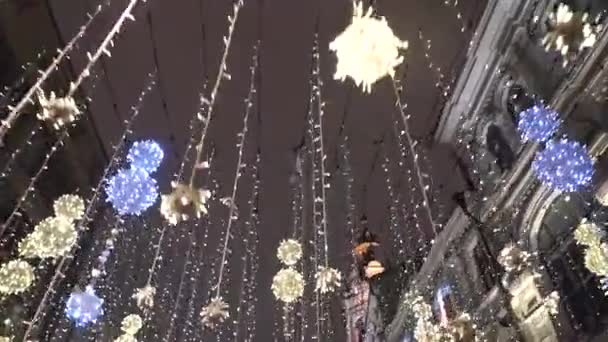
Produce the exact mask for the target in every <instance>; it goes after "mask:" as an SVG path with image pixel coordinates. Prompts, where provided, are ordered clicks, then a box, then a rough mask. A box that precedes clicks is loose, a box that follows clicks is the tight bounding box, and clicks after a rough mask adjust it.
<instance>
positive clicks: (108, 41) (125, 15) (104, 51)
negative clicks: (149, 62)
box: [0, 0, 145, 237]
mask: <svg viewBox="0 0 608 342" xmlns="http://www.w3.org/2000/svg"><path fill="white" fill-rule="evenodd" d="M138 1H139V0H130V1H129V4H128V5H127V7H126V8H125V9H124V10H123V12H122V13H121V15H120V17H118V19H117V20H116V22H115V23H114V25H113V26H112V28H111V29H110V31H109V32H108V34H107V35H106V37H105V38H104V39H103V41H102V42H101V43H100V45H99V47H98V48H97V50H96V51H95V53H94V54H92V55H91V54H87V57H88V59H89V61H88V63H87V64H86V66H85V67H84V68H83V69H82V71H81V73H80V74H79V75H78V76H77V78H76V80H75V81H73V82H71V83H70V87H69V91H68V92H67V94H66V95H65V96H64V97H63V100H62V101H63V103H68V102H69V103H71V102H72V100H71V99H72V98H73V96H74V94H75V93H76V91H77V90H78V88H79V87H80V85H81V84H82V82H83V81H84V80H85V79H86V78H88V77H90V76H91V69H92V68H93V66H95V64H96V63H97V61H98V60H99V59H100V58H101V56H102V55H106V56H108V57H110V56H111V54H110V52H109V51H110V47H111V46H114V39H115V38H116V36H117V34H118V33H119V31H120V29H121V28H122V25H123V24H124V22H125V21H126V20H127V19H130V20H133V21H134V20H135V17H133V15H132V14H131V12H132V11H133V9H134V7H135V5H136V4H137V3H138ZM144 3H145V2H144ZM32 89H35V91H38V89H36V88H32ZM39 98H40V96H39ZM43 98H44V99H46V97H45V96H44V97H43ZM28 101H31V99H28ZM9 125H10V124H9ZM4 126H6V125H4ZM68 135H69V134H68V129H64V130H63V131H62V133H61V134H60V135H59V137H58V139H57V141H55V143H54V144H53V145H52V146H51V149H50V151H49V152H48V153H47V154H46V156H45V157H44V159H43V161H42V164H41V166H40V168H39V169H38V171H37V172H36V173H35V174H34V176H33V177H32V178H31V179H30V182H29V184H28V186H27V188H26V189H25V191H24V192H23V194H22V195H21V196H20V197H19V199H18V200H17V204H16V205H15V207H14V208H13V211H12V212H11V214H10V215H9V216H8V218H7V219H6V221H5V222H4V223H3V224H2V226H1V228H0V237H1V236H2V235H3V234H4V232H5V231H6V228H7V227H9V226H10V225H11V224H12V223H13V220H14V219H15V217H16V216H17V215H18V213H19V210H20V209H21V207H22V206H23V204H24V203H25V201H26V200H27V199H28V196H29V194H30V193H31V192H32V191H33V190H34V187H35V184H36V182H37V181H38V179H39V178H40V177H41V176H42V173H43V172H44V170H46V169H47V168H48V164H49V161H50V159H51V157H52V156H53V155H54V154H55V152H57V150H58V149H59V148H60V147H61V146H63V144H64V140H65V139H66V138H67V137H68Z"/></svg>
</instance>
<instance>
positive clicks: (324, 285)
mask: <svg viewBox="0 0 608 342" xmlns="http://www.w3.org/2000/svg"><path fill="white" fill-rule="evenodd" d="M315 278H316V279H317V286H316V287H315V291H319V292H321V293H323V294H324V293H328V292H329V293H331V292H334V291H335V290H336V289H337V288H338V287H340V282H341V281H342V274H340V272H339V271H338V270H336V269H335V268H331V267H323V266H319V270H318V271H317V273H316V274H315Z"/></svg>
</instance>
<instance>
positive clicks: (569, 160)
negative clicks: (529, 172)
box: [532, 139, 594, 192]
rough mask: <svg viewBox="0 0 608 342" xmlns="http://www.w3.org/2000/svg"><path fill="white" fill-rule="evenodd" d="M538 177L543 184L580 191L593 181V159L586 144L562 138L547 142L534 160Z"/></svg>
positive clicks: (557, 188) (534, 167)
mask: <svg viewBox="0 0 608 342" xmlns="http://www.w3.org/2000/svg"><path fill="white" fill-rule="evenodd" d="M532 169H533V170H534V173H535V174H536V177H537V178H538V179H539V180H540V181H541V182H543V184H545V185H547V186H549V187H551V188H552V189H554V190H559V191H563V192H575V191H579V190H581V189H582V188H584V187H585V186H587V185H589V184H590V183H591V180H592V177H593V173H594V168H593V160H592V159H591V157H590V156H589V153H588V152H587V149H586V148H585V146H583V145H581V144H580V143H578V142H576V141H569V140H567V139H562V140H558V141H554V142H550V143H547V146H546V148H545V149H544V150H543V151H541V152H538V153H537V154H536V157H535V158H534V161H533V162H532Z"/></svg>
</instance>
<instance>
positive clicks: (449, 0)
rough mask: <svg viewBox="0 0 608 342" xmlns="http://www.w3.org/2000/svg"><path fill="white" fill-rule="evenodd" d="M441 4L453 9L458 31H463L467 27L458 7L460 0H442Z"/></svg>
mask: <svg viewBox="0 0 608 342" xmlns="http://www.w3.org/2000/svg"><path fill="white" fill-rule="evenodd" d="M443 4H444V5H445V6H446V7H448V8H451V9H452V10H453V11H454V15H455V16H456V20H458V23H459V24H460V32H465V31H466V30H467V28H466V23H465V21H464V17H463V15H462V11H461V10H460V8H459V7H460V6H459V5H460V0H443Z"/></svg>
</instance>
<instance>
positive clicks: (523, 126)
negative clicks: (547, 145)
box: [517, 104, 561, 143]
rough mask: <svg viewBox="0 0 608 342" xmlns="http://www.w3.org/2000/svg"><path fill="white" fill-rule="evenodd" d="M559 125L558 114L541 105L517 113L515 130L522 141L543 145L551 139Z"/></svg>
mask: <svg viewBox="0 0 608 342" xmlns="http://www.w3.org/2000/svg"><path fill="white" fill-rule="evenodd" d="M560 125H561V121H560V119H559V114H558V113H557V112H556V111H554V110H552V109H551V108H549V107H546V106H544V105H542V104H541V105H534V106H532V107H530V108H528V109H526V110H524V111H522V112H521V113H519V122H518V125H517V129H518V130H519V134H520V135H521V139H522V140H523V141H532V142H537V143H544V142H547V141H548V140H549V139H551V137H552V136H553V135H554V134H555V132H556V131H557V129H558V128H559V126H560Z"/></svg>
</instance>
